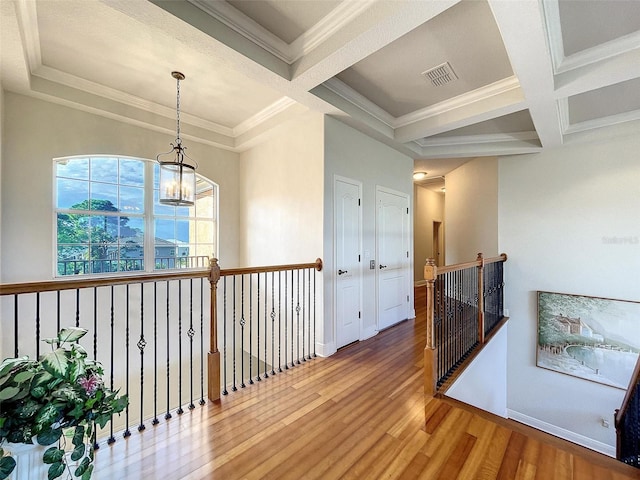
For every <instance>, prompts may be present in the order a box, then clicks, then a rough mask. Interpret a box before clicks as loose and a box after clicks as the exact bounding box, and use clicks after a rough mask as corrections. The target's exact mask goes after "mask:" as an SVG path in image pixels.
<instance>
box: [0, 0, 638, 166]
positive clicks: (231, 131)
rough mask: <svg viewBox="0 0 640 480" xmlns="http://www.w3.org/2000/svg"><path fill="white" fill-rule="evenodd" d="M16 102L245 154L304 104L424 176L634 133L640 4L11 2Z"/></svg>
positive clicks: (6, 33) (10, 64)
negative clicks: (616, 130) (617, 127)
mask: <svg viewBox="0 0 640 480" xmlns="http://www.w3.org/2000/svg"><path fill="white" fill-rule="evenodd" d="M0 15H1V24H0V27H1V29H2V32H1V37H0V39H1V41H2V43H1V44H0V60H1V67H2V71H1V73H0V81H1V82H2V87H3V88H4V89H5V90H8V91H14V92H18V93H23V94H26V95H32V96H36V97H39V98H44V99H47V100H49V101H54V102H58V103H61V104H64V105H69V106H72V107H74V108H79V109H85V110H87V111H91V112H93V113H97V114H100V115H104V116H107V117H110V118H117V119H119V120H121V121H124V122H129V123H132V124H142V125H145V126H147V127H148V128H153V129H156V130H160V131H164V132H173V129H174V124H175V83H174V80H173V79H172V78H171V77H170V72H171V71H172V70H179V71H182V72H183V73H184V74H185V75H186V77H187V78H186V80H185V81H184V82H183V83H182V85H181V87H182V92H181V93H182V95H181V97H182V98H181V100H182V105H181V107H182V112H183V116H182V122H183V133H184V137H185V138H192V139H198V140H199V141H202V142H205V143H208V144H211V145H216V146H220V147H222V148H226V149H230V150H234V151H242V150H243V149H246V148H249V147H250V146H252V145H254V144H255V143H256V142H259V141H261V139H262V138H264V136H265V135H268V134H269V132H270V131H271V130H272V129H273V128H274V127H275V126H277V125H278V124H280V123H281V122H283V121H286V120H289V119H292V118H295V117H296V116H297V115H299V114H300V113H302V112H304V111H306V110H307V109H312V110H315V111H318V112H321V113H325V114H329V115H334V116H336V117H338V118H340V119H341V120H342V121H343V122H345V123H347V124H349V125H351V126H353V127H354V128H357V129H359V130H361V131H363V132H365V133H367V134H369V135H371V136H373V137H374V138H376V139H378V140H380V141H382V142H384V143H386V144H387V145H390V146H391V147H393V148H395V149H397V150H399V151H401V152H403V153H406V154H407V155H410V156H411V157H413V158H414V159H416V164H417V167H418V169H420V170H427V171H428V172H429V175H430V176H438V175H442V174H444V173H447V172H448V171H450V170H451V169H453V168H455V167H456V166H458V165H459V164H460V163H462V162H464V161H466V160H467V159H469V158H473V157H477V156H488V155H511V154H519V153H530V152H537V151H540V150H541V149H542V148H549V147H554V146H558V145H561V144H562V143H565V142H567V141H569V140H570V139H571V138H572V136H580V135H582V134H583V133H582V132H585V131H589V130H592V129H597V128H603V127H606V126H609V125H612V124H615V123H620V122H638V121H640V2H639V1H637V0H622V1H617V0H592V1H584V0H543V1H538V0H518V1H513V0H429V1H424V0H408V1H398V0H228V1H224V0H150V1H148V0H2V1H1V2H0Z"/></svg>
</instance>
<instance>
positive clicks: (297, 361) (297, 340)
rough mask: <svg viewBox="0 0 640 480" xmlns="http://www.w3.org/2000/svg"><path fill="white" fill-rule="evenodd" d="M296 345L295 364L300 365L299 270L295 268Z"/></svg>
mask: <svg viewBox="0 0 640 480" xmlns="http://www.w3.org/2000/svg"><path fill="white" fill-rule="evenodd" d="M296 274H297V278H296V326H297V327H298V328H296V345H297V347H298V350H297V352H298V356H297V357H296V364H297V365H300V270H296Z"/></svg>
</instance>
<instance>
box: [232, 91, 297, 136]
mask: <svg viewBox="0 0 640 480" xmlns="http://www.w3.org/2000/svg"><path fill="white" fill-rule="evenodd" d="M293 105H297V102H296V101H295V100H292V99H291V98H289V97H282V98H280V99H279V100H276V101H275V102H273V103H272V104H271V105H269V106H268V107H266V108H264V109H262V110H261V111H259V112H258V113H256V114H255V115H254V116H252V117H250V118H248V119H247V120H245V121H244V122H242V123H240V124H238V125H237V126H235V127H234V128H233V132H232V133H233V136H235V137H238V136H240V135H242V134H244V133H246V132H248V131H249V130H251V129H252V128H255V127H257V126H258V125H260V124H261V123H263V122H266V121H267V120H269V119H270V118H272V117H274V116H276V115H278V114H279V113H281V112H283V111H285V110H286V109H288V108H289V107H291V106H293Z"/></svg>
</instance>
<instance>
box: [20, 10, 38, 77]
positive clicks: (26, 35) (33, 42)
mask: <svg viewBox="0 0 640 480" xmlns="http://www.w3.org/2000/svg"><path fill="white" fill-rule="evenodd" d="M16 13H17V20H18V28H19V29H20V32H21V33H22V41H23V45H24V50H25V56H26V58H27V64H28V65H29V70H31V72H33V71H34V70H35V69H36V68H38V67H39V66H40V65H42V52H41V50H40V32H39V31H38V13H37V11H36V2H29V1H27V0H18V2H17V3H16Z"/></svg>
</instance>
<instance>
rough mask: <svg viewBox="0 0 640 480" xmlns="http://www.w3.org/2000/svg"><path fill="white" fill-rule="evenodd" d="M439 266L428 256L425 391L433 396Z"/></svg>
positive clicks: (426, 274) (435, 364) (425, 275)
mask: <svg viewBox="0 0 640 480" xmlns="http://www.w3.org/2000/svg"><path fill="white" fill-rule="evenodd" d="M437 277H438V267H437V266H436V261H435V260H434V259H433V258H428V259H427V263H426V264H425V266H424V279H425V280H426V281H427V344H426V346H425V347H424V393H425V395H429V396H430V397H432V396H433V395H435V393H436V379H437V376H436V367H437V363H436V353H437V352H436V346H435V339H434V337H433V334H434V332H433V330H434V329H433V325H434V299H435V282H436V278H437Z"/></svg>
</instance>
